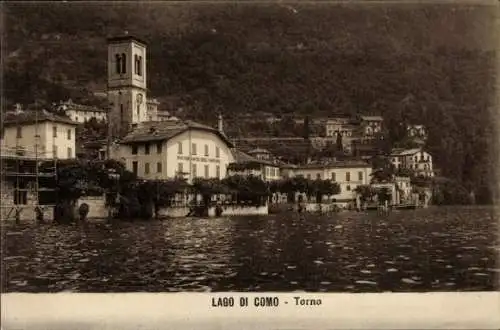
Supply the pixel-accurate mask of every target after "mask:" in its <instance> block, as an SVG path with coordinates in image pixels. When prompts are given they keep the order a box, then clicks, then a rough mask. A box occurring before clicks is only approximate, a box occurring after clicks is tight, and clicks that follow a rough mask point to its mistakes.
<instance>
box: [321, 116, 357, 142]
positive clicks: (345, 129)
mask: <svg viewBox="0 0 500 330" xmlns="http://www.w3.org/2000/svg"><path fill="white" fill-rule="evenodd" d="M355 129H356V125H353V124H352V118H351V117H349V116H338V117H334V118H328V119H327V120H326V122H325V134H326V136H327V137H337V135H339V134H340V135H341V136H342V137H346V138H348V137H351V136H352V135H353V132H354V130H355Z"/></svg>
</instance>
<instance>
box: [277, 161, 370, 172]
mask: <svg viewBox="0 0 500 330" xmlns="http://www.w3.org/2000/svg"><path fill="white" fill-rule="evenodd" d="M285 167H287V168H294V169H297V170H302V169H326V168H366V167H370V168H371V165H370V164H368V163H367V162H365V161H362V160H340V161H333V162H329V163H309V164H304V165H288V166H285Z"/></svg>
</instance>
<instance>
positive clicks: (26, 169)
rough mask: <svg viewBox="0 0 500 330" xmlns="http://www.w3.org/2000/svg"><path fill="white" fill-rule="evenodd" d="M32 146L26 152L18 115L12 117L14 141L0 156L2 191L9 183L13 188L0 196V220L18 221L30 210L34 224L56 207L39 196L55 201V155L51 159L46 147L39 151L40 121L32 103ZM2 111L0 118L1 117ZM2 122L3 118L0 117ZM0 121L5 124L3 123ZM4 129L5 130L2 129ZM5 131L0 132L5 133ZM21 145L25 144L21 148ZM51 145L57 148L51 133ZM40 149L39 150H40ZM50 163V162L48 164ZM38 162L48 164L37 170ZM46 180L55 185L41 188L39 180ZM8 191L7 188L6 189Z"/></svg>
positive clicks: (4, 148) (38, 167) (4, 147)
mask: <svg viewBox="0 0 500 330" xmlns="http://www.w3.org/2000/svg"><path fill="white" fill-rule="evenodd" d="M34 112H35V120H34V126H35V135H34V138H35V141H34V142H35V143H34V145H33V150H29V148H26V147H25V145H26V144H27V143H26V142H25V143H22V142H23V141H21V140H22V139H23V137H22V127H23V126H22V123H21V122H20V117H21V116H20V115H21V114H20V113H17V114H16V116H15V127H16V129H17V132H16V139H15V140H16V142H15V147H8V146H3V147H2V150H1V155H0V168H1V181H2V190H4V188H6V185H8V184H9V183H10V184H12V185H13V194H12V196H8V194H2V199H1V205H0V211H1V219H2V220H15V221H16V222H17V223H19V222H20V221H21V213H22V212H23V211H25V210H31V211H33V212H32V218H33V220H34V221H36V222H40V221H43V214H44V212H45V211H46V210H47V209H50V208H52V207H55V203H53V204H45V203H40V194H41V193H44V192H52V193H54V195H53V197H54V201H55V200H57V187H56V186H55V182H57V155H56V154H55V152H52V157H51V156H50V153H49V151H48V150H46V148H43V146H42V148H40V147H41V145H40V125H39V124H40V122H39V110H38V107H37V105H36V104H35V111H34ZM3 115H4V114H3V112H2V117H3ZM2 119H3V118H2ZM2 122H4V121H3V120H2ZM3 129H4V127H3ZM4 133H5V132H3V134H4ZM23 144H24V145H23ZM52 145H53V146H55V145H56V140H55V135H54V134H52ZM40 150H42V151H40ZM48 162H49V163H48ZM41 163H45V164H50V165H52V166H48V168H45V169H44V170H43V171H41V170H40V165H41ZM42 178H44V179H48V180H50V181H52V182H53V183H54V187H53V188H48V187H41V186H40V179H42ZM6 190H7V191H8V189H6ZM29 193H32V194H31V195H32V196H31V197H32V198H31V200H28V194H29Z"/></svg>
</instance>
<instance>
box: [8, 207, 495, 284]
mask: <svg viewBox="0 0 500 330" xmlns="http://www.w3.org/2000/svg"><path fill="white" fill-rule="evenodd" d="M2 229H3V230H2V241H3V255H2V261H3V263H4V266H5V267H4V269H3V272H4V273H3V274H2V275H3V276H2V279H3V281H2V289H3V290H4V292H5V291H7V292H12V291H16V292H60V291H75V292H130V291H147V292H170V291H308V292H382V291H400V292H404V291H407V292H418V291H456V290H459V291H462V290H466V291H474V290H495V289H496V287H497V275H498V273H499V271H500V270H499V267H498V265H497V264H496V259H497V256H498V253H499V251H500V244H499V239H498V223H497V221H496V217H495V210H494V209H493V208H491V207H472V208H471V207H453V208H429V209H422V210H417V211H394V212H393V213H391V214H389V215H379V214H377V213H376V212H370V213H355V212H353V213H350V212H346V213H339V214H335V215H331V216H326V215H324V216H319V215H313V214H306V215H302V216H299V215H298V214H287V215H284V214H280V215H270V216H258V217H233V218H229V217H222V218H212V219H197V218H187V219H172V220H164V221H150V222H134V223H130V222H122V223H118V224H115V225H112V226H111V225H105V224H89V227H88V228H85V229H83V228H78V227H76V226H52V225H43V226H35V225H29V226H14V225H3V228H2Z"/></svg>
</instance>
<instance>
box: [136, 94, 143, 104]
mask: <svg viewBox="0 0 500 330" xmlns="http://www.w3.org/2000/svg"><path fill="white" fill-rule="evenodd" d="M137 103H139V104H142V94H137Z"/></svg>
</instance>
